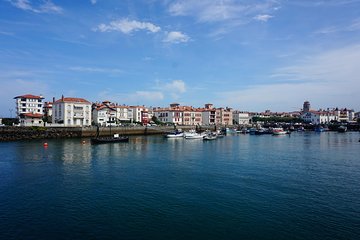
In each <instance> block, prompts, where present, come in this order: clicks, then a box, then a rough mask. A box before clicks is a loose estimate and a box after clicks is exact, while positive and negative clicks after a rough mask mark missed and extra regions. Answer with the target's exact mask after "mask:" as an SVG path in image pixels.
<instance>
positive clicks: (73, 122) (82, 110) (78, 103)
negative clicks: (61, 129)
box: [52, 96, 92, 127]
mask: <svg viewBox="0 0 360 240" xmlns="http://www.w3.org/2000/svg"><path fill="white" fill-rule="evenodd" d="M91 119H92V118H91V103H90V102H89V101H87V100H85V99H83V98H73V97H64V96H62V97H61V99H59V100H57V101H55V102H54V103H53V116H52V122H53V123H57V124H63V125H64V126H66V127H72V126H90V125H91Z"/></svg>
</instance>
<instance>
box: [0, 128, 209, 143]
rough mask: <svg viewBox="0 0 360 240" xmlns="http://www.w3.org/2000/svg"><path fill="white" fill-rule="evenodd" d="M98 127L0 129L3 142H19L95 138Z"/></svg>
mask: <svg viewBox="0 0 360 240" xmlns="http://www.w3.org/2000/svg"><path fill="white" fill-rule="evenodd" d="M179 128H181V129H182V130H184V131H187V130H189V129H194V127H193V126H184V127H179ZM210 128H211V129H213V127H202V128H201V129H203V130H205V129H210ZM172 130H174V127H170V126H169V127H158V126H155V127H153V126H152V127H144V126H136V127H112V128H111V131H110V128H109V127H102V128H100V131H99V133H100V136H111V135H113V134H115V133H118V134H120V135H154V134H164V133H166V132H169V131H172ZM95 136H96V127H84V128H80V127H0V142H1V141H17V140H30V139H47V138H74V137H77V138H80V137H95Z"/></svg>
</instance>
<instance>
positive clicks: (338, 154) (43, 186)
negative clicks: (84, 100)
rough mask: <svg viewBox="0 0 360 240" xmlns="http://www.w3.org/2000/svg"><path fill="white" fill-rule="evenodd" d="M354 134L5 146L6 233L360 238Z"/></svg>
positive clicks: (0, 209) (1, 234) (0, 186)
mask: <svg viewBox="0 0 360 240" xmlns="http://www.w3.org/2000/svg"><path fill="white" fill-rule="evenodd" d="M358 139H359V133H358V132H346V133H338V132H334V131H328V132H323V133H320V134H319V133H316V132H315V131H304V132H293V133H292V134H291V135H290V136H285V135H284V136H283V137H281V136H280V137H276V136H272V135H270V134H267V135H250V134H229V135H227V136H225V137H223V138H218V139H216V140H215V141H201V140H200V141H199V140H187V139H184V138H178V139H169V138H165V137H164V136H162V135H147V136H141V135H133V136H131V137H130V138H129V142H127V143H113V144H101V145H91V144H90V141H89V138H62V139H48V140H47V143H48V145H47V146H43V140H41V139H35V140H28V141H10V142H2V143H0V151H1V155H2V157H1V159H0V167H1V175H0V179H1V181H0V192H1V194H0V202H1V204H0V219H2V224H1V225H0V238H1V239H91V238H99V239H315V240H317V239H319V240H320V239H335V238H336V239H356V238H357V236H358V234H359V228H358V216H359V215H360V212H359V209H360V205H359V201H358V199H359V198H360V191H359V188H358V183H359V181H360V174H359V171H358V169H359V167H360V165H359V161H358V156H359V153H360V152H359V146H360V145H359V144H360V143H359V142H358ZM83 141H85V142H83ZM29 219H31V220H29ZM256 229H261V231H257V230H256Z"/></svg>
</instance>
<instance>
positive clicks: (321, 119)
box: [301, 110, 338, 124]
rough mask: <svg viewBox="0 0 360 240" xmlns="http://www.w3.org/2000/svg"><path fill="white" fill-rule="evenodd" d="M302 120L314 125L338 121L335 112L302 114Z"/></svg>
mask: <svg viewBox="0 0 360 240" xmlns="http://www.w3.org/2000/svg"><path fill="white" fill-rule="evenodd" d="M301 119H303V120H304V121H305V122H308V123H312V124H329V123H331V122H334V121H338V119H337V116H336V115H335V113H334V112H333V111H312V110H310V111H309V112H304V113H303V114H301Z"/></svg>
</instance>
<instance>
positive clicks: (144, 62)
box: [0, 0, 360, 117]
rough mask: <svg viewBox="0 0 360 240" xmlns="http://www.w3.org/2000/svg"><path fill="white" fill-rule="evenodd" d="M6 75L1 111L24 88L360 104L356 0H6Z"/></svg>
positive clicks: (149, 97) (192, 100)
mask: <svg viewBox="0 0 360 240" xmlns="http://www.w3.org/2000/svg"><path fill="white" fill-rule="evenodd" d="M0 83H1V94H0V117H6V116H9V115H10V111H9V109H13V108H14V106H15V103H14V100H13V97H14V96H17V95H21V94H26V93H31V94H43V95H44V96H45V97H46V100H51V99H52V97H55V98H57V99H58V98H60V97H61V95H62V94H63V95H65V96H68V97H83V98H86V99H88V100H90V101H103V100H111V101H113V102H117V103H119V104H127V105H135V104H137V105H146V106H168V104H169V103H172V102H178V103H180V104H182V105H192V106H195V107H199V106H203V104H204V103H213V104H214V105H215V106H217V107H220V106H221V107H226V106H229V107H232V108H234V109H239V110H247V111H263V110H265V109H270V110H272V111H294V110H298V109H300V108H301V106H302V103H303V101H305V100H309V101H310V102H311V104H312V107H313V108H326V107H349V108H354V109H355V110H356V111H359V109H360V106H359V90H360V0H263V1H260V0H123V1H115V0H114V1H112V0H77V1H73V0H63V1H62V0H0ZM12 114H13V115H14V113H12Z"/></svg>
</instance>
